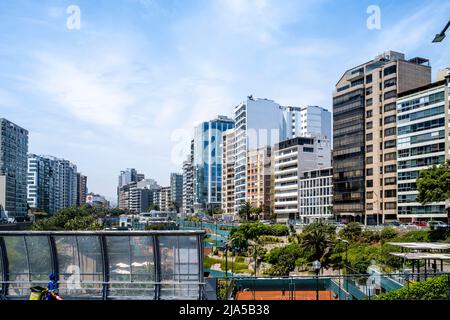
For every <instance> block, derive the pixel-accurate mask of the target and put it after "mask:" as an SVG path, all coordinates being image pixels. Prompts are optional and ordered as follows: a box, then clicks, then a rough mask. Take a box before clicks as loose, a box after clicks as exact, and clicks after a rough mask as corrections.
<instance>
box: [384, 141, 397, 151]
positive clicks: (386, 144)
mask: <svg viewBox="0 0 450 320" xmlns="http://www.w3.org/2000/svg"><path fill="white" fill-rule="evenodd" d="M396 145H397V143H396V140H389V141H385V142H384V149H389V148H395V146H396Z"/></svg>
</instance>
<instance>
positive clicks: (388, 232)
mask: <svg viewBox="0 0 450 320" xmlns="http://www.w3.org/2000/svg"><path fill="white" fill-rule="evenodd" d="M397 235H398V233H397V231H396V230H395V229H394V228H384V229H383V230H381V234H380V238H381V240H383V241H386V240H391V239H393V238H395V237H396V236H397Z"/></svg>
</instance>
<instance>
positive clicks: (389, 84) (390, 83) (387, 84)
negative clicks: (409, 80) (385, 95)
mask: <svg viewBox="0 0 450 320" xmlns="http://www.w3.org/2000/svg"><path fill="white" fill-rule="evenodd" d="M396 84H397V79H396V78H392V79H388V80H385V81H384V88H389V87H392V86H395V85H396Z"/></svg>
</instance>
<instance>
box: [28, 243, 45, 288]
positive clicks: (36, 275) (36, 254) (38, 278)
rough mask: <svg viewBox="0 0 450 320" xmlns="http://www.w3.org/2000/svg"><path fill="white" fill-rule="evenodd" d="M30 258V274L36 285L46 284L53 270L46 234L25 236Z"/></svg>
mask: <svg viewBox="0 0 450 320" xmlns="http://www.w3.org/2000/svg"><path fill="white" fill-rule="evenodd" d="M25 240H26V244H27V248H28V255H29V260H30V276H31V281H32V282H33V286H34V285H40V286H44V287H45V286H46V285H47V282H48V280H49V278H48V276H49V274H50V273H51V272H52V257H51V253H50V244H49V242H48V238H47V237H46V236H26V237H25Z"/></svg>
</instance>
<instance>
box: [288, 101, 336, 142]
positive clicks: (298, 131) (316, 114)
mask: <svg viewBox="0 0 450 320" xmlns="http://www.w3.org/2000/svg"><path fill="white" fill-rule="evenodd" d="M280 109H281V112H282V116H283V122H282V127H283V129H282V131H281V136H280V139H281V140H288V139H292V138H295V137H311V136H314V137H323V138H325V139H329V140H331V138H332V132H331V112H330V111H328V110H327V109H324V108H321V107H319V106H303V107H291V106H288V107H284V106H282V107H280Z"/></svg>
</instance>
